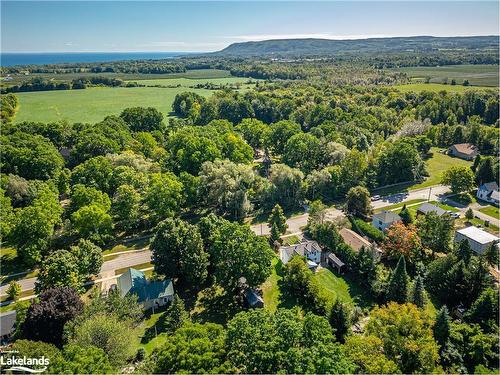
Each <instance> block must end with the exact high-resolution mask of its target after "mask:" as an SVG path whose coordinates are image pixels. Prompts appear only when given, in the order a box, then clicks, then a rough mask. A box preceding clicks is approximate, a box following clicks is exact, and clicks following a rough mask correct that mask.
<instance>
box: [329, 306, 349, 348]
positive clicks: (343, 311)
mask: <svg viewBox="0 0 500 375" xmlns="http://www.w3.org/2000/svg"><path fill="white" fill-rule="evenodd" d="M329 322H330V325H331V326H332V328H333V330H334V335H335V337H336V338H337V341H338V342H341V343H344V342H345V339H346V336H348V335H349V332H350V331H351V311H350V309H349V308H348V307H347V305H346V304H345V303H343V302H341V301H340V300H339V299H338V298H337V300H336V301H335V303H334V304H333V306H332V309H331V311H330V316H329Z"/></svg>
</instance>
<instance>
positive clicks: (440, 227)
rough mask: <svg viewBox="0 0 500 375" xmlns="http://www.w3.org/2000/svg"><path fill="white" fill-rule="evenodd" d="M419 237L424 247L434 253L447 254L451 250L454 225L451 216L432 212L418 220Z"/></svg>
mask: <svg viewBox="0 0 500 375" xmlns="http://www.w3.org/2000/svg"><path fill="white" fill-rule="evenodd" d="M416 225H417V229H418V235H419V236H420V239H421V240H422V245H423V246H425V247H427V248H429V249H431V250H432V252H433V253H434V252H444V253H447V252H448V251H449V250H450V245H451V237H452V234H453V228H454V223H453V219H452V218H451V216H450V215H446V214H445V215H441V216H439V215H438V214H437V213H436V212H434V211H431V212H429V213H427V214H426V215H421V216H420V218H419V219H418V220H417V224H416Z"/></svg>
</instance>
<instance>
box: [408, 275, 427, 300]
mask: <svg viewBox="0 0 500 375" xmlns="http://www.w3.org/2000/svg"><path fill="white" fill-rule="evenodd" d="M411 302H412V303H414V304H415V305H416V306H417V307H420V308H422V307H424V306H425V289H424V280H423V279H422V277H421V276H417V277H415V281H414V283H413V290H412V292H411Z"/></svg>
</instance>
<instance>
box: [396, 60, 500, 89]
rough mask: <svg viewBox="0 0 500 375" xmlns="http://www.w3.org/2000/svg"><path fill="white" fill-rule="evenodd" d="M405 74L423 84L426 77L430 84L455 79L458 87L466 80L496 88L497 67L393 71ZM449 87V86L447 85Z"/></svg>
mask: <svg viewBox="0 0 500 375" xmlns="http://www.w3.org/2000/svg"><path fill="white" fill-rule="evenodd" d="M395 70H397V71H400V72H404V73H406V74H407V75H408V76H409V77H411V78H413V79H414V80H418V81H421V82H424V80H425V78H426V77H429V78H430V82H431V83H442V82H443V79H445V78H447V79H448V83H451V80H452V79H455V80H456V82H457V84H458V85H461V84H462V82H463V81H464V80H465V79H467V80H468V81H469V83H470V84H471V85H475V86H498V84H499V79H498V76H499V75H498V65H465V64H464V65H444V66H437V67H423V66H418V67H405V68H398V69H395ZM447 86H451V85H447ZM462 87H463V86H462Z"/></svg>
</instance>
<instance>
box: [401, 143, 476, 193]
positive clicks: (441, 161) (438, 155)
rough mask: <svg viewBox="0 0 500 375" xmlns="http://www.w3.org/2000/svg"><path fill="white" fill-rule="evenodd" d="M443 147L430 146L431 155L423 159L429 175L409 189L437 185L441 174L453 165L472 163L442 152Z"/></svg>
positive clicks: (468, 164)
mask: <svg viewBox="0 0 500 375" xmlns="http://www.w3.org/2000/svg"><path fill="white" fill-rule="evenodd" d="M442 150H443V149H440V148H437V147H432V148H431V150H430V153H431V157H430V158H429V159H427V160H426V161H425V166H426V169H427V172H428V173H429V177H427V178H426V179H425V181H424V182H422V183H420V184H416V185H412V186H411V187H410V188H409V190H415V189H422V188H426V187H429V186H432V185H437V184H439V183H440V182H441V174H442V173H443V172H444V171H445V170H447V169H448V168H450V167H453V166H470V165H471V164H472V163H471V162H470V161H467V160H462V159H459V158H454V157H451V156H449V155H446V154H444V153H442V152H439V151H442Z"/></svg>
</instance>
